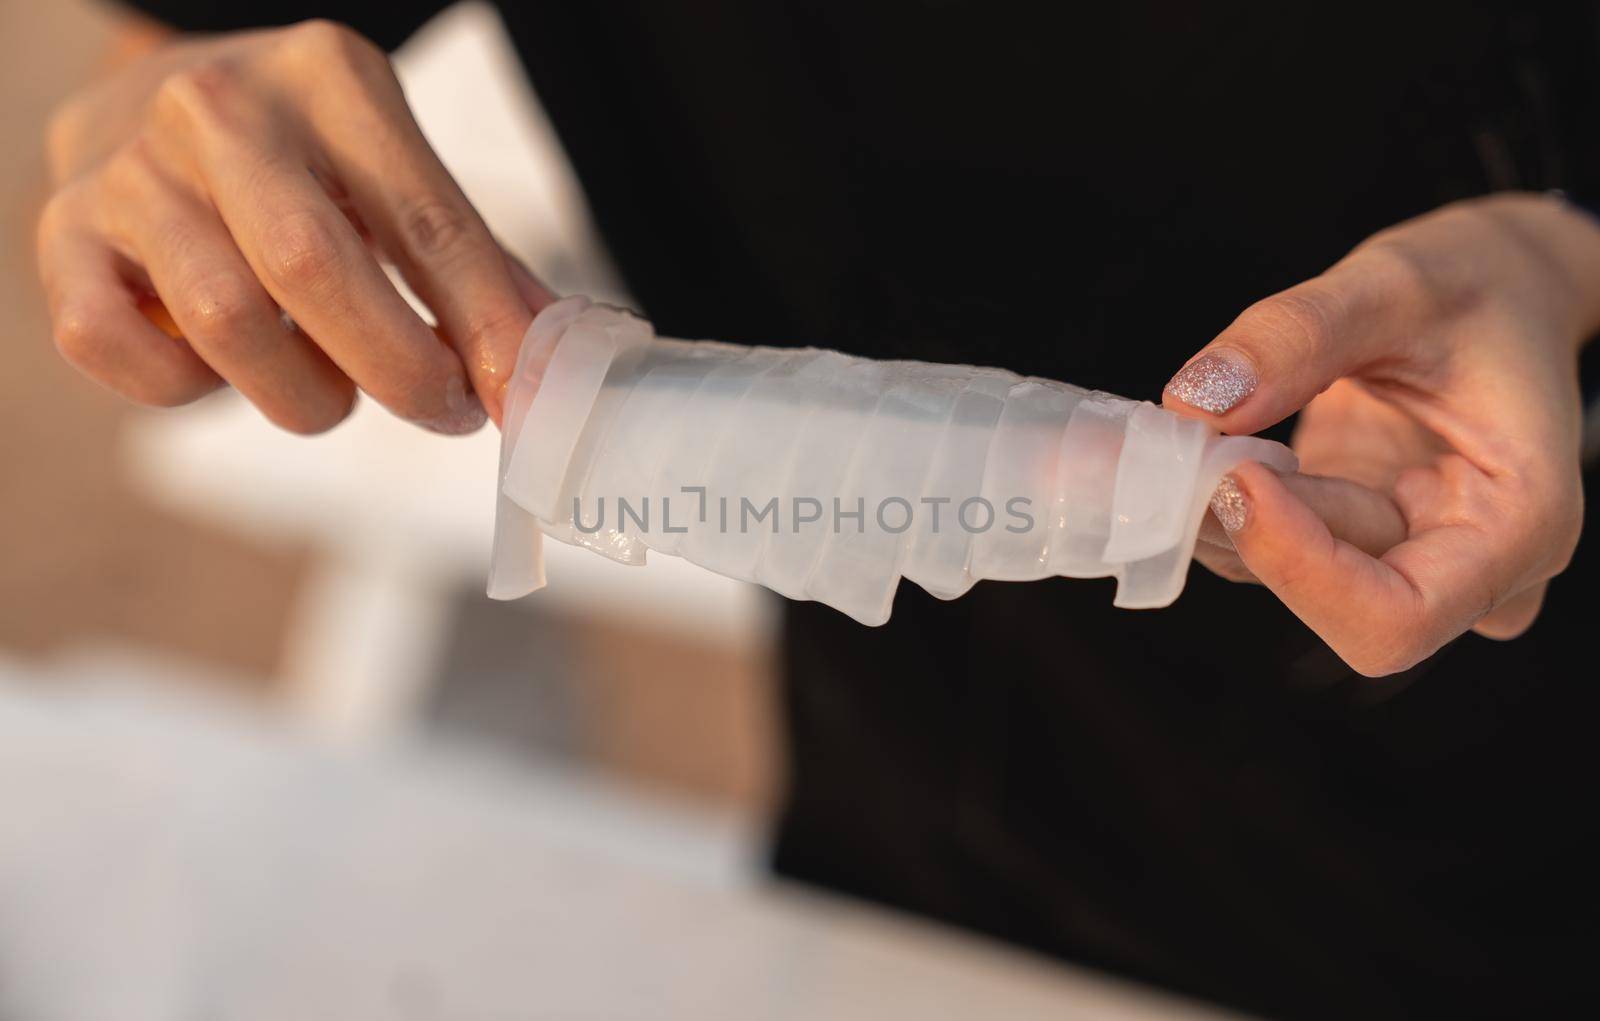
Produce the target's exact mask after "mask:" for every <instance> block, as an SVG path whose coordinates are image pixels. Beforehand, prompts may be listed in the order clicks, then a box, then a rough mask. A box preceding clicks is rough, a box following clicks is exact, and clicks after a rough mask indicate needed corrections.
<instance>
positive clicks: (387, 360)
mask: <svg viewBox="0 0 1600 1021" xmlns="http://www.w3.org/2000/svg"><path fill="white" fill-rule="evenodd" d="M241 92H242V90H241V87H240V85H239V83H238V81H236V80H235V79H234V78H233V72H231V71H229V70H228V69H226V68H217V67H213V68H210V69H208V71H207V72H206V73H205V74H204V75H200V76H194V75H191V76H188V77H185V76H177V77H175V78H174V79H173V80H171V81H169V83H168V85H167V86H166V87H165V90H164V92H163V95H162V109H161V116H162V117H163V118H164V119H165V120H166V121H169V122H172V123H174V124H175V125H176V126H177V127H178V128H180V129H181V130H180V131H179V135H180V136H181V137H182V138H184V139H185V140H186V143H187V145H188V146H189V147H190V149H191V152H190V158H191V159H192V161H193V164H194V167H195V172H196V174H197V176H198V178H199V181H200V184H201V185H202V186H203V189H204V191H205V193H206V194H207V195H208V196H209V198H210V199H211V201H212V202H213V204H214V205H215V207H216V209H217V211H218V213H219V214H220V215H221V217H222V220H223V222H224V223H225V224H226V225H227V228H228V232H229V233H230V234H231V235H232V236H233V239H234V243H235V244H236V245H237V247H238V249H239V251H240V252H241V253H242V254H243V255H244V257H245V260H246V261H247V262H248V263H249V265H250V268H251V271H252V272H253V273H254V274H255V276H256V278H257V279H258V280H260V282H261V284H262V285H263V286H264V287H265V288H266V290H267V293H268V294H269V295H271V296H272V299H273V301H275V302H276V303H277V304H278V306H279V307H280V308H282V309H284V310H285V311H287V312H288V313H289V314H290V315H291V316H292V317H293V318H294V320H295V322H297V323H298V324H299V325H300V327H301V328H302V329H303V330H304V331H305V332H306V334H308V335H309V336H311V337H314V338H316V342H317V344H318V345H319V346H320V347H321V348H322V349H323V351H325V352H326V353H327V354H328V356H329V357H330V358H332V359H333V361H334V363H335V364H336V365H338V366H339V368H340V369H341V370H343V371H344V373H345V375H347V376H349V377H350V378H351V379H353V380H355V382H356V384H357V385H358V386H360V387H361V388H362V389H363V390H365V391H366V392H367V393H369V394H371V395H372V397H373V398H375V399H376V400H377V401H378V402H379V403H381V404H383V405H384V406H386V407H387V408H389V409H390V410H391V411H393V412H394V413H395V414H397V415H399V416H401V417H403V418H406V419H409V420H411V421H413V422H416V423H418V424H421V425H424V426H426V427H428V428H431V429H434V430H436V431H439V432H446V433H465V432H471V431H473V430H475V429H477V428H478V427H479V426H481V425H482V424H483V421H484V417H485V416H484V413H483V406H482V405H481V404H480V403H479V402H478V401H477V399H476V398H475V397H472V396H471V395H470V394H469V393H468V391H467V385H466V373H465V371H464V370H463V368H462V366H461V360H460V359H459V358H457V357H456V354H455V352H454V351H452V350H450V348H449V347H448V346H447V345H446V344H444V343H443V342H442V341H441V340H440V339H439V338H438V337H437V336H435V335H434V333H433V331H432V330H431V329H430V328H429V327H428V326H427V324H425V323H424V322H423V321H422V320H421V319H420V318H418V317H417V314H416V313H415V312H414V311H412V309H411V307H410V306H409V305H407V304H406V302H405V299H403V298H401V297H400V294H399V292H397V291H396V290H395V289H394V285H393V284H391V283H390V282H389V279H388V277H387V276H385V275H384V273H383V270H382V269H381V268H380V267H379V266H378V264H377V262H376V260H374V259H373V258H372V255H371V253H370V252H368V251H367V248H366V246H365V245H364V244H363V243H362V241H361V238H360V236H359V235H358V234H357V233H356V230H355V228H354V227H352V226H351V224H350V221H349V220H348V219H346V218H345V216H344V215H343V214H342V213H341V212H340V211H339V209H338V207H336V206H335V205H334V204H333V202H332V200H330V199H329V198H328V195H327V193H326V192H324V191H323V189H322V188H321V186H320V185H319V184H318V183H317V182H316V180H315V179H314V178H313V177H312V175H311V172H310V171H309V170H308V169H307V166H306V164H305V162H304V160H303V159H300V158H299V157H298V155H297V154H298V153H300V152H301V151H302V148H303V147H302V145H301V142H300V141H299V140H298V139H295V138H288V137H284V135H283V134H282V129H281V128H280V127H278V126H276V125H274V124H271V123H267V122H265V121H264V120H263V119H262V117H261V116H260V114H259V112H258V107H257V106H255V105H253V104H252V103H250V102H248V101H247V100H246V99H245V98H244V97H243V96H242V94H241Z"/></svg>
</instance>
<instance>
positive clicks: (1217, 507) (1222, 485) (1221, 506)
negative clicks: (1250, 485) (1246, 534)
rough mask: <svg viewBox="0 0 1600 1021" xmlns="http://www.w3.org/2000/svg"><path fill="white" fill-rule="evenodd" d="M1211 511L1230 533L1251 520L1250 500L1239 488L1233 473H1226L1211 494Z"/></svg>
mask: <svg viewBox="0 0 1600 1021" xmlns="http://www.w3.org/2000/svg"><path fill="white" fill-rule="evenodd" d="M1211 513H1213V514H1215V515H1216V516H1217V523H1218V524H1220V525H1221V526H1222V527H1223V529H1224V530H1225V531H1227V533H1228V534H1229V535H1232V534H1233V533H1235V532H1237V531H1238V530H1239V529H1241V528H1243V527H1244V526H1245V523H1246V522H1248V521H1249V520H1250V500H1249V498H1248V497H1246V496H1245V495H1244V490H1242V489H1240V488H1239V483H1237V482H1235V481H1234V478H1233V476H1232V475H1224V476H1223V477H1222V481H1221V482H1219V483H1217V490H1216V492H1214V493H1212V494H1211Z"/></svg>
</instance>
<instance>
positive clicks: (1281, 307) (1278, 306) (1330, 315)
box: [1241, 287, 1335, 355]
mask: <svg viewBox="0 0 1600 1021" xmlns="http://www.w3.org/2000/svg"><path fill="white" fill-rule="evenodd" d="M1241 318H1242V319H1244V320H1245V321H1246V323H1247V324H1248V325H1250V326H1251V327H1252V328H1254V329H1256V330H1259V331H1261V332H1262V333H1265V334H1269V335H1271V336H1274V337H1276V338H1278V339H1279V340H1280V341H1282V342H1286V343H1288V344H1291V345H1293V346H1294V347H1295V349H1296V350H1297V351H1298V352H1299V353H1301V354H1307V355H1309V354H1310V353H1312V352H1315V351H1319V350H1322V349H1323V348H1326V347H1328V346H1330V345H1331V344H1332V343H1333V340H1334V326H1333V323H1334V318H1335V309H1334V307H1333V299H1332V298H1331V297H1329V296H1327V295H1325V294H1323V293H1321V292H1319V291H1317V290H1313V289H1312V288H1309V287H1298V288H1295V289H1294V290H1292V291H1284V292H1282V293H1281V294H1274V295H1272V296H1271V297H1269V298H1263V299H1262V300H1260V301H1258V302H1256V303H1255V304H1254V305H1251V306H1250V307H1249V308H1247V309H1245V312H1244V315H1243V316H1242V317H1241Z"/></svg>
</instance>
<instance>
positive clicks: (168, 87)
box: [155, 58, 239, 122]
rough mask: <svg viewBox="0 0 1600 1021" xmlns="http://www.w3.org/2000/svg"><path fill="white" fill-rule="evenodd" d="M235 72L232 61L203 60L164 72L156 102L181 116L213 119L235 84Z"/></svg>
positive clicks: (190, 118)
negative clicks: (167, 73)
mask: <svg viewBox="0 0 1600 1021" xmlns="http://www.w3.org/2000/svg"><path fill="white" fill-rule="evenodd" d="M238 76H239V72H238V69H237V68H236V67H235V66H234V64H233V62H232V61H229V60H225V59H222V58H213V59H210V60H203V61H200V62H198V63H195V64H191V65H189V66H188V67H183V68H179V69H178V70H176V71H173V72H172V73H171V74H169V75H167V76H166V78H165V79H163V80H162V82H161V85H160V86H159V87H158V88H157V90H156V97H155V102H156V104H157V106H158V107H159V108H161V109H163V110H165V111H167V112H169V113H171V114H175V115H176V116H178V117H179V118H181V119H183V120H187V121H191V122H194V121H202V122H211V121H215V120H217V114H218V111H220V110H221V109H222V107H223V105H224V104H225V103H226V102H227V101H228V99H229V97H230V96H231V95H232V93H233V92H234V90H235V89H236V88H237V85H238Z"/></svg>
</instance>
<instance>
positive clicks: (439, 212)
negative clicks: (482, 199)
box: [400, 197, 473, 262]
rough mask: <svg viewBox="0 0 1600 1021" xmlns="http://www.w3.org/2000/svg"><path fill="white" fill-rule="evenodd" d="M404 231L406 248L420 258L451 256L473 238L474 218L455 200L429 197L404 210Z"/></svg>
mask: <svg viewBox="0 0 1600 1021" xmlns="http://www.w3.org/2000/svg"><path fill="white" fill-rule="evenodd" d="M400 231H401V234H402V236H403V237H404V240H405V245H406V248H407V249H408V250H409V251H410V252H411V255H412V257H413V258H415V259H418V260H419V261H424V262H427V261H437V260H439V259H445V258H449V257H451V256H452V255H454V254H455V253H456V252H459V251H461V250H462V248H463V246H464V245H465V244H466V242H467V241H468V240H469V239H470V238H471V237H472V235H473V230H472V219H471V217H470V216H468V215H467V213H466V212H465V211H464V210H462V209H461V208H459V207H458V206H457V205H456V204H454V203H452V202H447V201H444V200H442V199H437V198H432V197H427V198H421V199H416V200H414V201H411V202H408V203H406V204H405V206H404V207H403V208H402V209H401V210H400Z"/></svg>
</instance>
